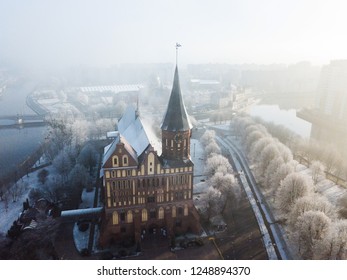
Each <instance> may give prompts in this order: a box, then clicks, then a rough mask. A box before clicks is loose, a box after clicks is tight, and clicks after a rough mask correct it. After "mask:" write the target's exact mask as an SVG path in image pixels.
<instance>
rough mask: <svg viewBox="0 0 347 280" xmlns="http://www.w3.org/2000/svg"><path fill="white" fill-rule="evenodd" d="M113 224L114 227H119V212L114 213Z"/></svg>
mask: <svg viewBox="0 0 347 280" xmlns="http://www.w3.org/2000/svg"><path fill="white" fill-rule="evenodd" d="M112 223H113V224H114V225H118V223H119V221H118V213H117V211H114V212H113V214H112Z"/></svg>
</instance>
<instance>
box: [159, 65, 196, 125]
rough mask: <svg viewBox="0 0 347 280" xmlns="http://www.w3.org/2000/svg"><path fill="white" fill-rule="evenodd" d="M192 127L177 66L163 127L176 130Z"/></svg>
mask: <svg viewBox="0 0 347 280" xmlns="http://www.w3.org/2000/svg"><path fill="white" fill-rule="evenodd" d="M192 127H193V126H192V125H191V123H190V121H189V117H188V114H187V111H186V107H185V106H184V102H183V99H182V94H181V88H180V82H179V77H178V69H177V66H176V69H175V76H174V81H173V86H172V90H171V95H170V99H169V103H168V106H167V109H166V113H165V115H164V119H163V122H162V125H161V129H162V130H167V131H173V132H175V131H187V130H190V129H191V128H192Z"/></svg>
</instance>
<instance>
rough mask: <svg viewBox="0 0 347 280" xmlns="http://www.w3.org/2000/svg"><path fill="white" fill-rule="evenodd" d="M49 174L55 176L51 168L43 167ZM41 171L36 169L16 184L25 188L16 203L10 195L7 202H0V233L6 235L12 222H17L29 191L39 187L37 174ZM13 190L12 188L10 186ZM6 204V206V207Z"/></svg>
mask: <svg viewBox="0 0 347 280" xmlns="http://www.w3.org/2000/svg"><path fill="white" fill-rule="evenodd" d="M45 169H46V170H47V171H48V172H49V174H55V170H54V168H53V167H52V166H48V167H45ZM40 170H41V169H38V170H36V171H34V172H32V173H29V176H26V175H25V176H23V177H22V178H21V179H19V180H18V181H17V182H18V184H23V185H24V186H26V187H25V188H24V189H23V190H22V191H21V193H20V195H19V196H18V197H17V199H16V201H13V200H12V197H11V195H10V194H8V202H7V203H6V202H5V201H0V232H3V233H6V232H7V231H8V230H9V229H10V227H11V225H12V224H13V222H14V221H15V220H17V218H18V216H19V213H21V212H22V210H23V202H24V201H25V200H26V199H27V198H28V194H29V191H30V190H31V189H32V188H34V187H36V186H38V185H40V184H41V183H40V182H39V181H38V178H37V174H38V173H39V172H40ZM11 188H13V186H11ZM6 204H7V205H6Z"/></svg>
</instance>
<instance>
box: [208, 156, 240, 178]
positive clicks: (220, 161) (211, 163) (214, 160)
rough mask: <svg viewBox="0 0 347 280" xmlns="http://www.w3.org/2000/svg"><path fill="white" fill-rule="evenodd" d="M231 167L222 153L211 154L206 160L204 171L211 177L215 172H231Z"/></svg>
mask: <svg viewBox="0 0 347 280" xmlns="http://www.w3.org/2000/svg"><path fill="white" fill-rule="evenodd" d="M232 170H233V169H232V167H231V165H230V163H229V160H228V159H227V158H226V157H224V156H222V155H216V154H214V155H212V156H210V157H209V158H208V159H207V160H206V164H205V173H206V174H207V175H208V176H209V177H211V176H213V175H214V174H215V173H216V172H222V173H223V174H227V173H231V172H232Z"/></svg>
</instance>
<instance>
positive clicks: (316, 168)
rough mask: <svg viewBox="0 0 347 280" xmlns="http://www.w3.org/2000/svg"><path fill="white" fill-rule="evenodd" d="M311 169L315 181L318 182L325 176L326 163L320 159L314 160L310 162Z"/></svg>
mask: <svg viewBox="0 0 347 280" xmlns="http://www.w3.org/2000/svg"><path fill="white" fill-rule="evenodd" d="M310 170H311V176H312V180H313V183H314V184H317V183H318V180H319V178H320V177H322V176H324V165H323V164H322V163H321V162H320V161H318V160H313V161H312V162H311V164H310Z"/></svg>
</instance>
